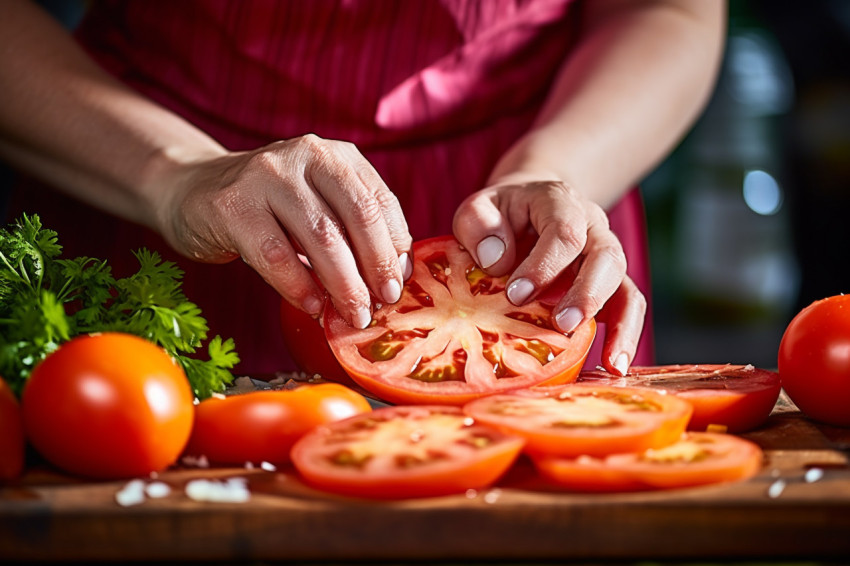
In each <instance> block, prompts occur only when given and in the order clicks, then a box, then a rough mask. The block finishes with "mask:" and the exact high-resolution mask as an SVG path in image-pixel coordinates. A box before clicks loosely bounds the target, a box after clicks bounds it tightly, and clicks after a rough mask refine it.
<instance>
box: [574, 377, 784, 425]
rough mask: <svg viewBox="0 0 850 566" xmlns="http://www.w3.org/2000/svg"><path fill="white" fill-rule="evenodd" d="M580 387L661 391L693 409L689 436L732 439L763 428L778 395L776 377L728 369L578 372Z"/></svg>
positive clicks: (778, 389) (778, 385)
mask: <svg viewBox="0 0 850 566" xmlns="http://www.w3.org/2000/svg"><path fill="white" fill-rule="evenodd" d="M578 381H579V383H595V384H599V385H612V386H627V387H651V388H653V389H658V390H664V391H667V392H668V393H670V394H673V395H676V396H678V397H680V398H682V399H685V400H686V401H688V402H689V403H691V405H693V407H694V413H693V415H692V416H691V420H690V422H689V423H688V430H692V431H705V430H707V428H708V427H709V426H710V425H720V426H724V427H726V431H727V432H735V433H739V432H746V431H749V430H753V429H755V428H757V427H759V426H761V425H762V424H764V422H765V421H766V420H767V418H768V416H770V413H771V411H772V410H773V407H774V406H775V405H776V400H777V399H778V398H779V393H780V390H781V387H780V383H779V374H778V373H776V372H772V371H768V370H764V369H759V368H756V367H753V366H733V365H731V364H726V365H718V364H691V365H665V366H643V367H641V366H632V367H631V368H629V373H628V374H626V375H625V376H624V377H619V376H614V375H612V374H610V373H608V372H606V371H602V370H590V371H583V372H581V374H580V375H579V379H578Z"/></svg>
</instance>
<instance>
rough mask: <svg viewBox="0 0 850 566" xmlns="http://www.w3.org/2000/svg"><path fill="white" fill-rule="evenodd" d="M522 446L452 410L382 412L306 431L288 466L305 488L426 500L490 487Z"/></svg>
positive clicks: (416, 408)
mask: <svg viewBox="0 0 850 566" xmlns="http://www.w3.org/2000/svg"><path fill="white" fill-rule="evenodd" d="M522 445H523V441H522V439H521V438H519V437H516V436H512V435H507V434H504V433H501V432H499V431H497V430H495V429H492V428H490V427H486V426H483V425H480V424H478V423H476V422H474V421H473V419H471V418H469V417H467V416H466V415H464V414H463V412H462V411H461V410H460V409H459V408H457V407H451V406H406V407H401V406H400V407H386V408H382V409H377V410H375V411H373V412H372V413H370V414H364V415H359V416H356V417H352V418H350V419H345V420H343V421H337V422H335V423H331V424H328V425H324V426H319V427H317V428H315V429H313V431H312V432H309V433H307V434H306V435H305V436H304V437H302V438H301V440H299V441H298V442H297V443H296V444H295V447H294V448H293V449H292V463H293V464H294V465H295V467H296V469H297V470H298V472H299V473H300V474H301V475H302V477H303V478H304V479H305V480H306V481H307V483H308V484H310V485H313V486H315V487H317V488H319V489H322V490H325V491H329V492H333V493H338V494H342V495H349V496H354V497H366V498H379V499H398V498H407V497H433V496H440V495H449V494H452V493H463V492H465V491H466V490H468V489H482V488H485V487H487V486H489V485H491V484H492V483H493V482H495V481H496V480H497V479H498V478H499V477H500V476H502V474H503V473H504V472H505V471H506V470H507V469H508V468H509V467H510V465H511V464H512V463H513V462H514V460H515V459H516V458H517V456H518V455H519V453H520V451H521V449H522Z"/></svg>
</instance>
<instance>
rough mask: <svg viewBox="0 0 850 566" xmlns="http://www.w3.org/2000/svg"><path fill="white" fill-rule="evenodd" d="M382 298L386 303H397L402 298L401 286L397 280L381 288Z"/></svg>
mask: <svg viewBox="0 0 850 566" xmlns="http://www.w3.org/2000/svg"><path fill="white" fill-rule="evenodd" d="M381 296H383V297H384V301H385V302H387V303H390V304H392V303H395V302H396V301H398V300H399V298H401V285H399V283H398V281H396V280H395V279H390V280H389V281H387V282H386V283H384V286H383V287H382V288H381Z"/></svg>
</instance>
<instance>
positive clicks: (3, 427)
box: [0, 377, 24, 481]
mask: <svg viewBox="0 0 850 566" xmlns="http://www.w3.org/2000/svg"><path fill="white" fill-rule="evenodd" d="M23 469H24V424H23V420H22V418H21V408H20V406H19V405H18V400H17V399H16V398H15V394H14V393H12V390H11V389H9V386H8V385H7V384H6V381H5V380H4V379H3V378H2V377H0V481H3V480H11V479H14V478H16V477H18V476H19V475H21V472H22V471H23Z"/></svg>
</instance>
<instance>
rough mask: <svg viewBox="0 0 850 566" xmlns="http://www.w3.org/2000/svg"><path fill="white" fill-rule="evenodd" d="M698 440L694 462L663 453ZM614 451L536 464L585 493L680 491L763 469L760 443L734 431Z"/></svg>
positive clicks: (554, 478)
mask: <svg viewBox="0 0 850 566" xmlns="http://www.w3.org/2000/svg"><path fill="white" fill-rule="evenodd" d="M692 443H696V444H698V445H701V446H702V447H703V448H704V452H701V453H700V454H701V455H700V458H698V459H693V460H691V461H686V460H682V461H675V460H667V461H665V460H664V458H663V457H659V454H662V453H675V452H676V451H677V450H680V447H681V446H687V445H688V444H692ZM651 454H652V451H648V452H645V453H640V454H635V453H629V454H613V455H610V456H606V457H603V458H588V457H580V458H575V459H566V458H557V457H551V456H543V457H538V458H534V459H533V462H534V466H535V468H536V469H537V471H538V472H539V473H540V475H541V476H542V477H543V478H545V479H546V480H548V481H549V482H550V483H551V484H553V485H556V486H560V487H563V488H566V489H570V490H575V491H582V492H624V491H646V490H658V489H675V488H684V487H694V486H700V485H708V484H716V483H727V482H735V481H743V480H746V479H748V478H751V477H752V476H754V475H755V474H757V473H758V471H759V470H760V469H761V466H762V461H763V459H764V455H763V453H762V451H761V448H759V447H758V446H757V445H756V444H753V443H752V442H750V441H748V440H744V439H742V438H739V437H736V436H732V435H729V434H717V433H706V432H691V433H688V434H687V435H685V436H684V437H683V438H682V439H681V441H679V442H677V443H676V444H673V445H671V446H668V447H666V448H665V449H664V451H656V456H655V459H654V458H653V457H652V456H651Z"/></svg>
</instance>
